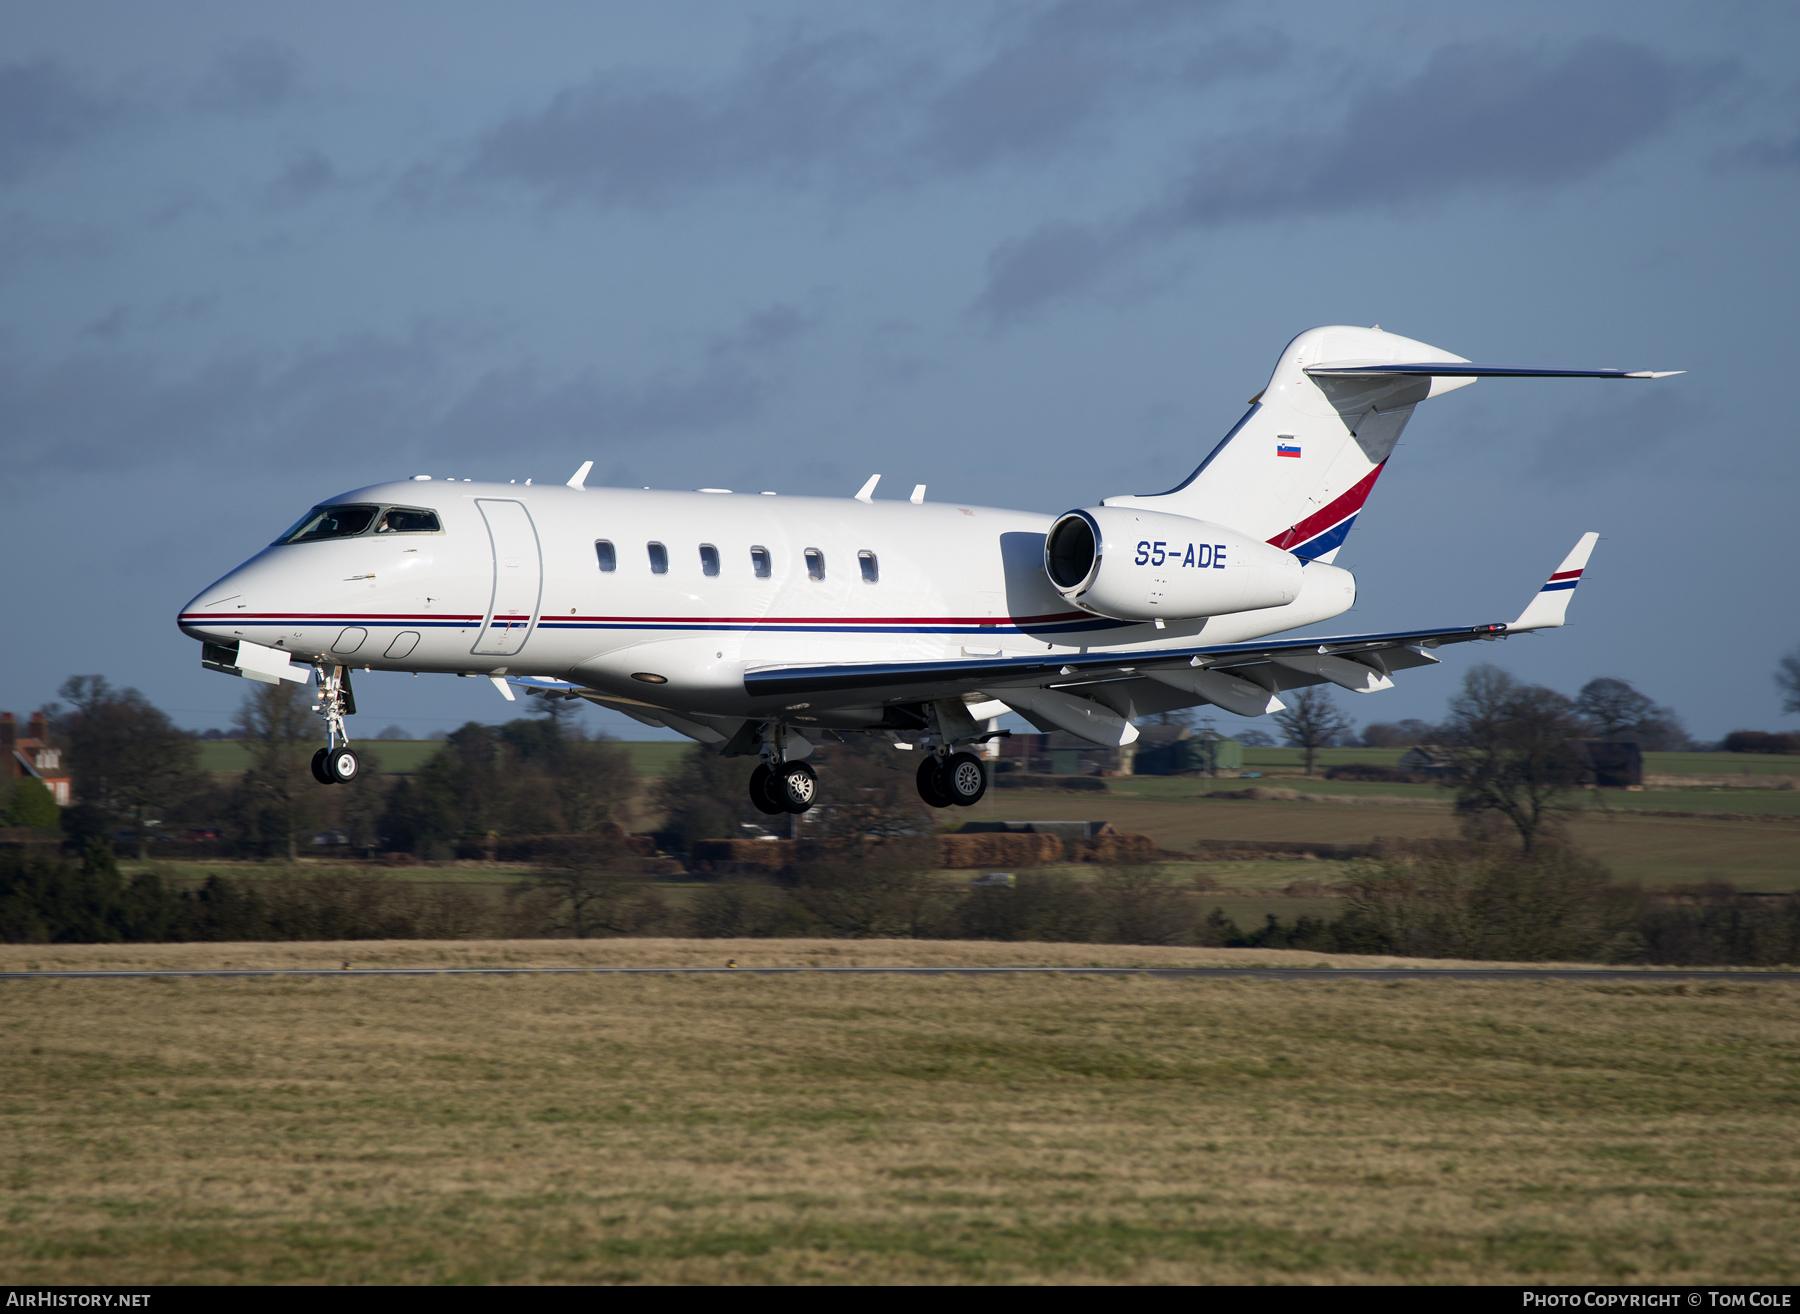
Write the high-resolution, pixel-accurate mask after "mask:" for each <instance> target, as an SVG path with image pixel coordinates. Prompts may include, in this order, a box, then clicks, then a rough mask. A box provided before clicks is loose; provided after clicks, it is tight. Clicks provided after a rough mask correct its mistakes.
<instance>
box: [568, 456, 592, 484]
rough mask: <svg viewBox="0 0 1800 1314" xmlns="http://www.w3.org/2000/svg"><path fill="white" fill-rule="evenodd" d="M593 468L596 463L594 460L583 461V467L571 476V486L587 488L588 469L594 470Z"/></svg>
mask: <svg viewBox="0 0 1800 1314" xmlns="http://www.w3.org/2000/svg"><path fill="white" fill-rule="evenodd" d="M593 468H594V463H593V462H592V461H583V462H582V463H581V469H579V470H577V471H576V472H575V473H574V474H573V475H571V476H569V487H570V488H586V487H587V477H588V471H589V470H592V469H593Z"/></svg>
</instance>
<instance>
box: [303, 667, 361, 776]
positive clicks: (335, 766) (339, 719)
mask: <svg viewBox="0 0 1800 1314" xmlns="http://www.w3.org/2000/svg"><path fill="white" fill-rule="evenodd" d="M313 711H315V712H317V713H318V714H319V715H320V716H322V717H324V718H325V734H326V740H327V742H326V746H325V747H324V748H321V749H320V750H319V751H318V752H316V753H314V754H313V756H312V773H313V779H314V780H316V781H318V782H319V783H320V784H321V785H347V784H349V783H350V782H351V781H352V780H355V779H356V776H357V773H358V772H359V771H361V770H362V763H361V762H360V761H358V760H357V757H356V750H355V749H353V748H351V747H350V735H349V732H348V731H346V730H345V729H344V718H345V717H346V716H351V715H354V714H355V712H356V695H355V694H353V693H352V692H351V691H350V668H349V667H347V666H321V667H319V701H318V702H316V703H314V704H313Z"/></svg>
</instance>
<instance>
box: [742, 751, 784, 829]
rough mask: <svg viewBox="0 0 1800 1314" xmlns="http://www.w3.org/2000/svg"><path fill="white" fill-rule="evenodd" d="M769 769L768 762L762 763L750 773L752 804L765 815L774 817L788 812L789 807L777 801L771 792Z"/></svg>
mask: <svg viewBox="0 0 1800 1314" xmlns="http://www.w3.org/2000/svg"><path fill="white" fill-rule="evenodd" d="M771 774H773V773H772V772H770V770H769V764H768V763H767V762H763V763H760V764H759V765H758V766H757V768H756V770H754V771H752V772H751V773H750V805H751V806H752V807H754V808H755V809H756V810H757V811H758V812H760V813H762V814H763V815H764V816H765V817H773V816H776V815H778V814H780V813H783V812H786V811H787V809H786V808H785V807H783V806H782V805H781V804H780V803H777V802H776V801H775V800H774V799H773V798H772V797H770V794H769V776H770V775H771Z"/></svg>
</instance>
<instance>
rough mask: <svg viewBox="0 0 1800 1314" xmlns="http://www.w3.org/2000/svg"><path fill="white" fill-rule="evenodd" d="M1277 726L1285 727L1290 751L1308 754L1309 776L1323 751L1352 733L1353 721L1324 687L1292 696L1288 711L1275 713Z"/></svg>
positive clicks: (1283, 734)
mask: <svg viewBox="0 0 1800 1314" xmlns="http://www.w3.org/2000/svg"><path fill="white" fill-rule="evenodd" d="M1275 724H1276V725H1278V726H1280V727H1281V733H1282V737H1283V739H1285V740H1286V742H1287V745H1288V747H1289V748H1299V749H1302V750H1304V751H1305V753H1306V774H1307V775H1309V776H1310V775H1311V774H1312V773H1313V762H1314V760H1315V759H1316V758H1317V757H1318V754H1319V750H1320V749H1321V748H1330V747H1331V746H1332V745H1333V744H1335V743H1337V741H1338V739H1339V738H1340V737H1341V736H1343V735H1346V734H1348V733H1350V722H1349V720H1347V719H1346V718H1345V716H1344V714H1343V713H1342V712H1340V711H1338V709H1337V705H1336V704H1335V703H1333V702H1332V701H1331V695H1330V694H1328V693H1326V692H1325V689H1324V686H1322V685H1314V686H1313V687H1312V688H1310V689H1302V690H1301V691H1300V692H1299V693H1296V694H1289V695H1288V706H1287V710H1286V711H1285V712H1277V713H1275Z"/></svg>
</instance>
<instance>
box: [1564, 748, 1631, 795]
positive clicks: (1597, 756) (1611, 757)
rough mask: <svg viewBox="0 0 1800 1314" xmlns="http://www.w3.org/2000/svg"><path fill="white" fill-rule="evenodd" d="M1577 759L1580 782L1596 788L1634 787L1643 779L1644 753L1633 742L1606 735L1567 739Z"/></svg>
mask: <svg viewBox="0 0 1800 1314" xmlns="http://www.w3.org/2000/svg"><path fill="white" fill-rule="evenodd" d="M1569 747H1570V748H1572V749H1574V750H1575V756H1576V758H1577V759H1578V760H1579V761H1580V763H1581V783H1582V784H1584V785H1592V786H1594V787H1595V788H1596V789H1635V788H1642V786H1643V783H1644V754H1643V750H1641V749H1640V748H1639V747H1638V746H1637V745H1636V744H1631V743H1625V742H1623V741H1614V740H1609V739H1571V740H1570V741H1569Z"/></svg>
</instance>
